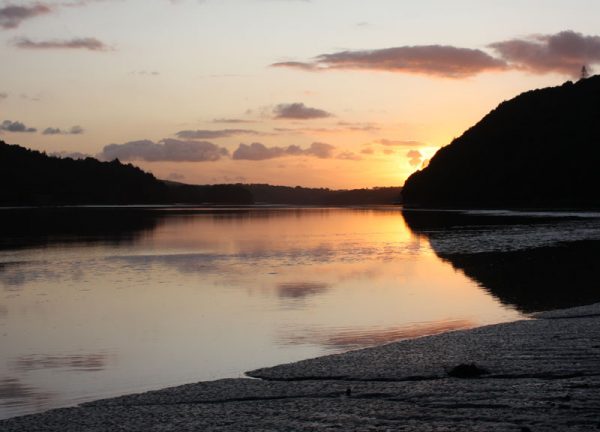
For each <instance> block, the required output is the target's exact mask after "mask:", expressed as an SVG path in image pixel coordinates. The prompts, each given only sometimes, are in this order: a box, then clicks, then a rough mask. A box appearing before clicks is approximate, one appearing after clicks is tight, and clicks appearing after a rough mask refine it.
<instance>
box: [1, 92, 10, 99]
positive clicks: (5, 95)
mask: <svg viewBox="0 0 600 432" xmlns="http://www.w3.org/2000/svg"><path fill="white" fill-rule="evenodd" d="M7 97H8V93H2V92H0V100H2V99H6V98H7Z"/></svg>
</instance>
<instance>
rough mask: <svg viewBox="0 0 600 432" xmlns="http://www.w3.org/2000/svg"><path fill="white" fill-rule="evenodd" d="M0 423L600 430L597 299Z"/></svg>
mask: <svg viewBox="0 0 600 432" xmlns="http://www.w3.org/2000/svg"><path fill="white" fill-rule="evenodd" d="M248 376H250V377H252V378H254V379H252V378H240V379H226V380H219V381H212V382H200V383H196V384H188V385H183V386H178V387H172V388H167V389H163V390H158V391H152V392H146V393H142V394H134V395H128V396H122V397H117V398H111V399H105V400H99V401H95V402H90V403H86V404H83V405H81V406H78V407H73V408H63V409H56V410H51V411H48V412H45V413H42V414H36V415H29V416H24V417H17V418H12V419H7V420H3V421H0V430H1V431H28V432H31V431H61V432H69V431H205V430H211V431H250V430H252V431H257V430H272V431H279V430H286V431H290V430H361V431H362V430H382V431H385V430H403V431H469V430H473V431H557V430H560V431H590V430H600V304H594V305H589V306H583V307H578V308H571V309H564V310H559V311H553V312H544V313H540V314H537V315H535V316H534V318H533V319H531V320H523V321H517V322H512V323H507V324H498V325H492V326H486V327H480V328H476V329H472V330H464V331H456V332H449V333H444V334H440V335H436V336H429V337H423V338H418V339H412V340H405V341H399V342H394V343H391V344H387V345H383V346H378V347H374V348H367V349H362V350H358V351H351V352H347V353H344V354H337V355H331V356H325V357H319V358H315V359H310V360H304V361H300V362H296V363H291V364H285V365H280V366H275V367H272V368H265V369H259V370H254V371H251V372H248Z"/></svg>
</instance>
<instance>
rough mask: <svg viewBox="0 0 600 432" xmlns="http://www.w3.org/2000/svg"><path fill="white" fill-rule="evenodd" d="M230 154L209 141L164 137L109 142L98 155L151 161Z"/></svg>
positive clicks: (208, 158)
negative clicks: (115, 142) (156, 140)
mask: <svg viewBox="0 0 600 432" xmlns="http://www.w3.org/2000/svg"><path fill="white" fill-rule="evenodd" d="M228 155H229V152H228V151H227V149H226V148H223V147H218V146H216V145H215V144H213V143H211V142H208V141H181V140H176V139H168V138H167V139H164V140H161V141H158V142H153V141H150V140H140V141H130V142H127V143H124V144H109V145H107V146H105V147H104V149H103V150H102V152H101V153H100V154H99V155H98V156H99V158H100V159H103V160H113V159H121V160H126V161H130V160H143V161H149V162H158V161H172V162H209V161H210V162H212V161H217V160H219V159H221V158H223V157H226V156H228Z"/></svg>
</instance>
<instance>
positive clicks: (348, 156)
mask: <svg viewBox="0 0 600 432" xmlns="http://www.w3.org/2000/svg"><path fill="white" fill-rule="evenodd" d="M336 158H337V159H342V160H352V161H358V160H362V158H361V157H360V156H359V155H357V154H356V153H353V152H351V151H345V152H343V153H340V154H339V155H337V156H336Z"/></svg>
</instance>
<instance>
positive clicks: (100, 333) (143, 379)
mask: <svg viewBox="0 0 600 432" xmlns="http://www.w3.org/2000/svg"><path fill="white" fill-rule="evenodd" d="M580 216H581V215H580V214H570V215H563V216H561V217H556V216H548V215H535V214H533V215H523V214H521V215H518V217H515V215H512V214H508V215H507V214H503V213H491V214H479V213H477V214H468V213H459V212H454V213H446V212H441V213H440V212H435V213H431V212H404V213H403V212H402V210H401V209H399V208H391V207H390V208H371V209H342V208H338V209H326V208H304V209H296V208H239V209H234V208H229V209H214V208H179V209H176V208H155V209H131V208H129V209H123V208H100V209H99V208H95V209H94V208H88V209H86V208H78V209H55V210H40V209H30V210H2V211H0V218H1V219H2V222H3V223H2V227H1V228H0V233H1V234H2V240H1V242H0V347H1V351H0V417H10V416H14V415H20V414H25V413H32V412H38V411H41V410H45V409H48V408H52V407H59V406H68V405H73V404H76V403H80V402H83V401H88V400H93V399H98V398H101V397H107V396H115V395H120V394H125V393H130V392H139V391H144V390H149V389H156V388H161V387H165V386H171V385H177V384H183V383H188V382H195V381H200V380H212V379H217V378H224V377H239V376H242V375H243V373H244V371H247V370H251V369H253V368H258V367H263V366H267V365H274V364H278V363H282V362H289V361H294V360H299V359H304V358H308V357H314V356H319V355H323V354H328V353H335V352H342V351H345V350H349V349H356V348H361V347H365V346H370V345H375V344H381V343H386V342H389V341H393V340H398V339H402V338H409V337H417V336H422V335H426V334H434V333H439V332H443V331H448V330H455V329H463V328H470V327H474V326H479V325H483V324H488V323H497V322H503V321H509V320H515V319H519V318H522V317H524V316H526V315H524V312H528V311H530V310H532V309H536V308H535V307H529V306H526V305H525V303H524V302H525V300H522V298H523V297H522V296H519V294H518V293H517V296H516V298H515V296H514V295H513V294H510V295H507V294H506V293H505V292H504V291H502V289H498V288H497V287H496V285H498V284H496V283H495V282H494V281H493V280H490V281H491V282H490V284H489V285H490V286H491V287H492V288H490V287H489V286H486V283H487V282H486V281H487V280H486V279H485V278H482V277H478V274H479V275H481V274H482V273H477V271H475V270H473V269H474V268H476V269H480V268H481V266H479V267H477V266H475V267H473V266H470V267H469V266H468V265H467V264H468V263H470V262H471V261H472V260H470V258H469V257H471V258H472V257H475V256H484V255H481V254H485V253H502V254H507V253H510V252H511V251H517V252H518V251H519V250H521V251H522V250H537V248H543V247H556V246H557V245H558V244H559V243H560V244H563V243H564V242H576V241H580V240H589V239H598V238H600V228H599V223H598V220H599V219H598V215H596V216H593V215H592V216H589V214H588V215H587V216H586V217H580ZM585 253H588V252H585ZM461 254H462V255H461ZM503 256H505V255H503ZM457 257H458V258H457ZM460 257H462V258H461V259H462V260H463V261H460V260H459V258H460ZM465 257H467V258H465ZM465 259H466V260H467V261H465ZM453 260H454V261H453ZM465 262H466V263H467V264H465ZM486 262H487V261H486ZM467 275H469V276H467ZM500 285H501V284H500ZM526 301H528V302H530V301H531V300H526ZM533 301H535V299H533ZM586 301H588V299H587V298H586ZM599 301H600V299H599ZM529 304H530V303H527V305H529ZM537 309H539V308H537Z"/></svg>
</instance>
